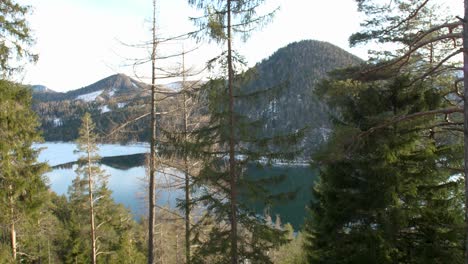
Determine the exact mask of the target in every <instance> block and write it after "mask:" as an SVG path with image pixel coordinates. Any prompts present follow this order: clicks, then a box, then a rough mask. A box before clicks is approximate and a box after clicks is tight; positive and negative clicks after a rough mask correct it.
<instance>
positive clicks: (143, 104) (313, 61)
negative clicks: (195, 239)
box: [33, 40, 362, 153]
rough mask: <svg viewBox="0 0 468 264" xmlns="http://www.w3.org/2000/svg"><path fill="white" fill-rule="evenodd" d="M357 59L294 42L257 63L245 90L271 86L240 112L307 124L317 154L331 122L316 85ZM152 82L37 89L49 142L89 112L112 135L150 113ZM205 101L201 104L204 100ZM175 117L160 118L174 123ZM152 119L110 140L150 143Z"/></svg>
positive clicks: (268, 125)
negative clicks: (47, 90)
mask: <svg viewBox="0 0 468 264" xmlns="http://www.w3.org/2000/svg"><path fill="white" fill-rule="evenodd" d="M361 62H362V60H360V59H359V58H358V57H356V56H354V55H352V54H350V53H348V52H346V51H344V50H342V49H340V48H339V47H336V46H334V45H332V44H330V43H326V42H321V41H314V40H305V41H300V42H295V43H291V44H289V45H288V46H286V47H283V48H281V49H279V50H278V51H276V52H275V53H274V54H273V55H271V56H270V57H269V58H267V59H264V60H263V61H261V62H260V63H257V65H255V66H254V67H253V68H252V69H250V72H253V73H254V76H255V78H253V79H252V80H250V81H248V82H246V83H245V84H244V86H243V87H241V91H244V92H245V93H252V92H256V91H263V90H268V89H271V90H272V91H273V92H272V93H266V94H265V95H262V96H259V97H260V98H259V99H257V100H256V101H255V103H252V102H250V103H249V102H239V103H238V104H237V105H236V108H237V110H238V111H239V112H241V113H243V114H245V115H248V116H250V117H251V118H253V119H262V120H264V121H265V125H264V127H263V133H264V134H265V135H273V134H278V133H280V134H281V133H288V132H294V131H296V130H298V129H301V128H304V127H305V126H307V127H308V130H307V133H306V137H305V139H304V142H303V145H304V147H305V148H306V151H307V153H310V152H313V151H314V150H315V149H316V148H317V147H318V146H319V145H320V144H321V143H322V142H323V141H324V140H326V137H327V135H328V131H329V128H330V122H329V119H328V114H327V108H326V106H325V105H324V104H323V103H321V102H320V100H318V99H317V98H316V96H315V94H314V87H315V85H316V83H317V82H318V81H319V80H320V79H322V78H324V77H326V76H327V73H328V72H330V71H332V70H334V69H336V68H343V67H347V66H351V65H356V64H359V63H361ZM180 87H181V84H180V83H172V84H168V85H165V86H161V87H159V89H160V90H165V91H167V92H168V93H170V92H174V91H177V90H179V89H180ZM149 89H150V86H149V85H148V84H145V83H142V82H139V81H136V80H133V79H132V78H130V77H128V76H125V75H123V74H116V75H112V76H109V77H107V78H105V79H103V80H100V81H98V82H96V83H94V84H91V85H89V86H86V87H83V88H81V89H77V90H73V91H69V92H66V93H42V92H34V93H33V98H34V105H33V108H34V110H35V111H36V112H37V113H38V114H39V116H40V117H41V123H42V129H43V131H44V137H45V139H46V140H47V141H70V140H75V139H76V137H77V131H78V127H79V121H80V118H81V116H82V115H83V114H84V112H86V111H87V112H90V113H91V114H92V116H93V119H94V121H95V122H96V124H97V128H98V131H101V133H103V134H107V135H109V134H112V135H113V136H114V135H115V134H114V133H112V131H114V130H115V129H116V128H117V127H119V126H121V125H122V124H124V123H126V122H128V121H129V120H131V119H135V118H138V117H141V116H144V115H145V114H146V113H148V112H149V99H150V98H149ZM165 97H167V99H166V100H164V101H161V102H158V104H157V107H158V111H162V112H163V111H168V109H173V108H174V105H176V104H177V101H176V100H178V99H177V98H175V97H174V96H165ZM202 103H203V102H202ZM172 120H173V119H171V118H162V117H160V118H159V122H167V123H168V125H170V123H171V122H174V121H172ZM148 123H149V122H148V120H147V119H146V118H140V119H138V121H137V122H131V123H129V125H128V126H125V129H124V130H123V132H124V133H121V134H120V137H109V136H106V137H105V138H104V139H105V140H107V141H132V140H135V141H146V140H147V139H148V138H149V129H148Z"/></svg>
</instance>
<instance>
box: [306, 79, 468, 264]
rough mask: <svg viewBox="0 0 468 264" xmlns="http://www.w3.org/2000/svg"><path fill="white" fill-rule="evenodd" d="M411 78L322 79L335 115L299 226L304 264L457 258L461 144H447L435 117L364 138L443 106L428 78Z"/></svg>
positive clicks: (460, 235)
mask: <svg viewBox="0 0 468 264" xmlns="http://www.w3.org/2000/svg"><path fill="white" fill-rule="evenodd" d="M410 83H411V81H410V77H409V76H406V75H403V76H401V75H400V76H397V77H393V78H389V79H388V80H382V81H373V82H366V83H363V82H359V81H356V80H350V79H346V78H344V79H340V78H339V77H338V79H335V80H328V81H325V82H324V83H323V84H322V89H321V92H322V93H323V98H324V99H325V100H326V101H327V102H328V103H329V104H330V105H331V106H332V107H333V108H334V109H337V110H339V114H338V116H337V117H336V127H335V129H334V132H333V134H332V137H331V139H330V142H329V143H328V144H327V147H326V148H325V149H324V151H323V152H321V153H320V154H319V155H317V156H316V160H317V162H319V163H320V164H321V166H320V170H321V175H320V177H321V178H320V182H319V183H318V184H317V185H316V186H315V188H314V196H315V199H316V200H315V201H314V202H312V204H311V217H310V219H309V223H308V224H307V227H306V240H307V243H306V246H305V250H306V251H307V254H308V259H309V262H311V263H462V262H463V253H464V251H463V233H462V230H463V207H462V202H463V189H462V180H461V178H460V177H459V176H458V175H457V172H456V171H457V168H459V166H460V164H461V160H462V157H461V155H460V153H461V152H460V150H461V149H462V148H461V145H460V144H459V141H456V140H455V141H454V140H453V139H451V140H447V136H446V135H447V134H446V133H444V130H443V129H441V130H438V129H437V124H440V121H441V119H440V118H438V117H434V116H433V115H431V116H425V117H422V118H418V119H410V120H403V121H402V122H397V123H392V124H389V125H388V126H385V127H383V128H381V129H376V130H371V131H372V132H371V133H368V134H363V133H364V132H365V131H369V130H370V129H371V128H373V127H376V126H378V125H380V124H385V123H386V122H388V120H392V118H395V117H400V116H404V115H408V114H412V113H417V112H421V111H429V110H433V109H438V108H441V107H443V106H444V105H445V104H447V102H445V101H444V100H442V96H441V94H440V91H439V90H435V89H433V87H432V86H431V85H429V84H428V83H421V84H419V85H409V84H410ZM363 131H364V132H363Z"/></svg>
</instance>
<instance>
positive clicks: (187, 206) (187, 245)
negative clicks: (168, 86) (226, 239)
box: [182, 51, 190, 264]
mask: <svg viewBox="0 0 468 264" xmlns="http://www.w3.org/2000/svg"><path fill="white" fill-rule="evenodd" d="M185 81H186V80H185V51H183V53H182V88H183V89H184V91H183V98H182V99H183V100H184V111H183V112H184V141H185V142H187V140H188V135H187V133H188V129H187V123H188V120H187V119H188V114H187V94H186V90H185V89H186V87H185V85H186V83H185ZM184 170H185V171H184V173H185V263H186V264H190V181H189V175H190V174H189V166H188V158H187V148H186V147H184Z"/></svg>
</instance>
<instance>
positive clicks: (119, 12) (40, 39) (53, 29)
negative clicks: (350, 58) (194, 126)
mask: <svg viewBox="0 0 468 264" xmlns="http://www.w3.org/2000/svg"><path fill="white" fill-rule="evenodd" d="M19 2H20V3H22V4H27V5H30V6H32V10H33V13H32V14H31V15H29V16H28V17H27V19H28V21H29V23H30V27H31V28H32V30H33V32H34V37H35V39H36V44H35V45H34V47H33V50H34V51H35V52H37V53H38V54H39V61H38V63H36V64H35V65H28V66H27V67H26V70H25V72H24V73H23V75H24V76H22V79H23V80H22V82H23V83H25V84H42V85H45V86H47V87H48V88H50V89H53V90H55V91H60V92H63V91H68V90H73V89H78V88H81V87H84V86H86V85H89V84H92V83H94V82H96V81H98V80H100V79H103V78H105V77H107V76H109V75H112V74H116V73H124V74H127V75H129V76H131V77H138V78H140V79H141V80H142V81H148V79H146V77H147V76H149V74H150V65H142V66H138V67H133V66H132V65H133V64H134V63H135V59H144V58H148V57H149V50H148V48H144V47H141V44H142V43H145V42H147V41H149V40H150V38H151V31H150V28H151V25H150V22H149V21H151V17H152V0H20V1H19ZM267 3H268V4H266V6H265V7H264V9H265V10H272V9H274V8H275V7H280V10H279V11H278V12H277V14H276V16H275V18H274V19H273V21H272V22H271V23H269V24H268V25H266V26H265V27H264V28H262V29H259V30H258V31H256V32H254V33H253V34H252V36H251V37H250V38H249V39H248V40H247V41H246V42H242V41H241V40H239V39H236V40H235V41H234V48H235V49H237V50H238V51H239V52H240V54H242V55H244V56H245V58H246V59H247V62H248V65H249V66H253V65H255V63H257V62H260V61H261V60H262V59H266V58H268V57H269V56H270V55H272V54H273V53H274V52H275V51H276V50H278V49H279V48H281V47H284V46H286V45H288V44H289V43H292V42H296V41H300V40H305V39H314V40H321V41H327V42H330V43H332V44H334V45H336V46H339V47H341V48H343V49H345V50H347V51H349V52H351V53H353V54H355V55H357V56H359V57H361V58H366V56H367V47H358V48H350V47H349V45H348V38H349V36H350V34H352V33H353V32H357V31H358V30H359V28H360V26H359V23H360V22H361V21H362V20H363V16H362V15H361V14H359V13H358V12H357V7H356V4H355V1H354V0H326V1H323V0H269V1H267ZM337 7H339V8H337ZM197 15H200V11H199V10H196V9H195V8H193V7H190V6H189V5H188V1H187V0H158V1H157V15H156V17H157V21H158V22H157V32H158V36H159V37H162V38H167V37H170V36H174V35H180V34H183V33H185V32H189V31H192V30H194V29H195V27H194V25H193V23H192V22H191V21H189V17H194V16H197ZM195 47H198V49H197V50H196V51H194V52H192V53H190V54H189V55H187V56H186V65H188V66H190V67H192V68H194V69H202V68H203V67H204V65H205V64H206V61H207V60H209V59H211V58H212V57H214V56H216V55H217V54H218V52H219V50H220V47H219V46H218V45H216V44H213V43H211V44H208V43H196V42H195V41H194V40H186V41H173V42H171V43H167V44H162V45H160V47H159V48H158V54H160V55H162V56H163V55H170V54H172V53H175V52H180V51H181V50H182V49H185V50H190V49H192V48H195ZM177 60H178V61H172V62H166V64H167V65H165V67H175V65H176V64H180V60H181V59H177ZM204 76H205V75H204ZM170 81H174V80H163V79H162V80H160V81H159V82H160V83H167V82H170Z"/></svg>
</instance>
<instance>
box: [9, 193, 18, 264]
mask: <svg viewBox="0 0 468 264" xmlns="http://www.w3.org/2000/svg"><path fill="white" fill-rule="evenodd" d="M8 188H9V189H10V198H9V199H10V244H11V255H12V256H13V259H16V229H15V208H14V203H13V197H12V195H13V186H11V185H9V186H8Z"/></svg>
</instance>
